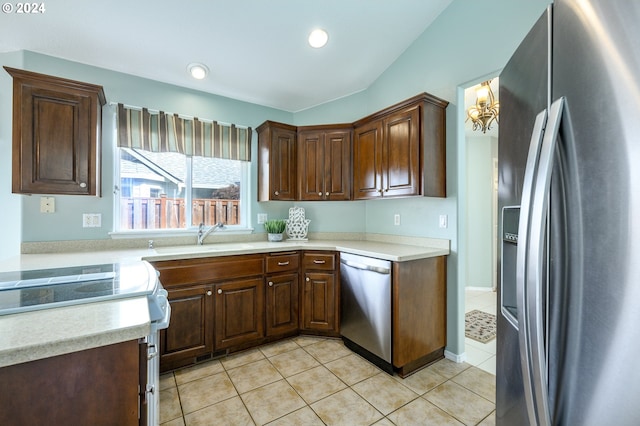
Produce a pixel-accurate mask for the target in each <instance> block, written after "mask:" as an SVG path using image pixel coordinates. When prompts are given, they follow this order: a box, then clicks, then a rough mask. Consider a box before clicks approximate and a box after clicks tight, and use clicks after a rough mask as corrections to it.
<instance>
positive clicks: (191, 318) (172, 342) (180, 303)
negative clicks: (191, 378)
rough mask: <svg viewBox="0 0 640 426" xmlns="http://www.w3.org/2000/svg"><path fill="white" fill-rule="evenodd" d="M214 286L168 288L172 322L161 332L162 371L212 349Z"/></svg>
mask: <svg viewBox="0 0 640 426" xmlns="http://www.w3.org/2000/svg"><path fill="white" fill-rule="evenodd" d="M212 292H213V286H211V285H196V286H191V287H184V288H178V289H169V290H168V293H169V303H170V304H171V324H170V327H169V328H167V329H166V330H161V331H160V342H161V343H160V346H161V348H162V350H161V355H160V364H161V367H162V371H166V370H168V369H172V368H176V367H180V366H182V365H187V364H191V363H193V362H195V361H196V360H197V358H198V357H200V356H205V355H207V354H210V353H211V352H213V296H212V294H213V293H212Z"/></svg>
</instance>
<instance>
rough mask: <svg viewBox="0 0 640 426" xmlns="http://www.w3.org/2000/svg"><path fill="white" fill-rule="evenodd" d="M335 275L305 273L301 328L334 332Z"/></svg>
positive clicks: (335, 327) (335, 319)
mask: <svg viewBox="0 0 640 426" xmlns="http://www.w3.org/2000/svg"><path fill="white" fill-rule="evenodd" d="M335 290H336V285H335V274H333V273H328V272H307V273H306V274H305V283H304V297H303V301H304V302H303V314H302V317H303V328H304V329H307V330H317V331H336V330H337V324H336V322H337V317H336V291H335Z"/></svg>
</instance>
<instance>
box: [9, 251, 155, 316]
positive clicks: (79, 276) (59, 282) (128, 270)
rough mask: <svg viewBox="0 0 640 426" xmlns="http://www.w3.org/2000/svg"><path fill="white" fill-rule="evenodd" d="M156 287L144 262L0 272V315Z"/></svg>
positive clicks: (146, 291) (152, 272) (130, 294)
mask: <svg viewBox="0 0 640 426" xmlns="http://www.w3.org/2000/svg"><path fill="white" fill-rule="evenodd" d="M156 286H157V275H156V272H155V270H154V269H153V267H152V266H151V265H149V263H147V262H144V261H140V262H132V263H124V264H120V263H112V264H111V263H110V264H101V265H85V266H73V267H65V268H52V269H38V270H30V271H11V272H2V273H0V315H6V314H13V313H19V312H24V311H30V310H35V309H46V308H50V307H58V306H66V305H72V304H81V303H88V302H95V301H102V300H109V299H115V298H123V297H134V296H139V295H149V294H151V293H153V291H154V290H155V288H156Z"/></svg>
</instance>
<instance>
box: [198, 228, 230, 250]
mask: <svg viewBox="0 0 640 426" xmlns="http://www.w3.org/2000/svg"><path fill="white" fill-rule="evenodd" d="M221 228H224V223H222V222H218V223H216V224H215V225H213V226H212V227H210V228H209V229H207V230H206V231H205V229H204V223H201V224H200V226H198V245H199V246H201V245H202V243H203V242H204V239H205V238H207V235H209V234H210V233H212V232H213V231H215V230H216V229H221Z"/></svg>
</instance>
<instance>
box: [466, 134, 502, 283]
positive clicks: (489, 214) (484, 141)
mask: <svg viewBox="0 0 640 426" xmlns="http://www.w3.org/2000/svg"><path fill="white" fill-rule="evenodd" d="M466 146H467V162H466V172H467V212H466V214H465V220H466V221H467V232H466V233H465V234H464V235H462V234H461V235H460V236H459V238H460V239H462V238H464V239H465V240H466V243H467V244H466V247H467V257H466V258H467V268H466V277H465V281H464V282H465V285H466V287H492V285H493V282H492V280H493V266H494V265H493V258H492V253H493V249H494V244H493V240H494V229H493V222H494V221H493V208H492V203H493V160H494V159H495V158H497V156H498V139H497V138H495V137H490V136H474V137H467V138H466Z"/></svg>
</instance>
